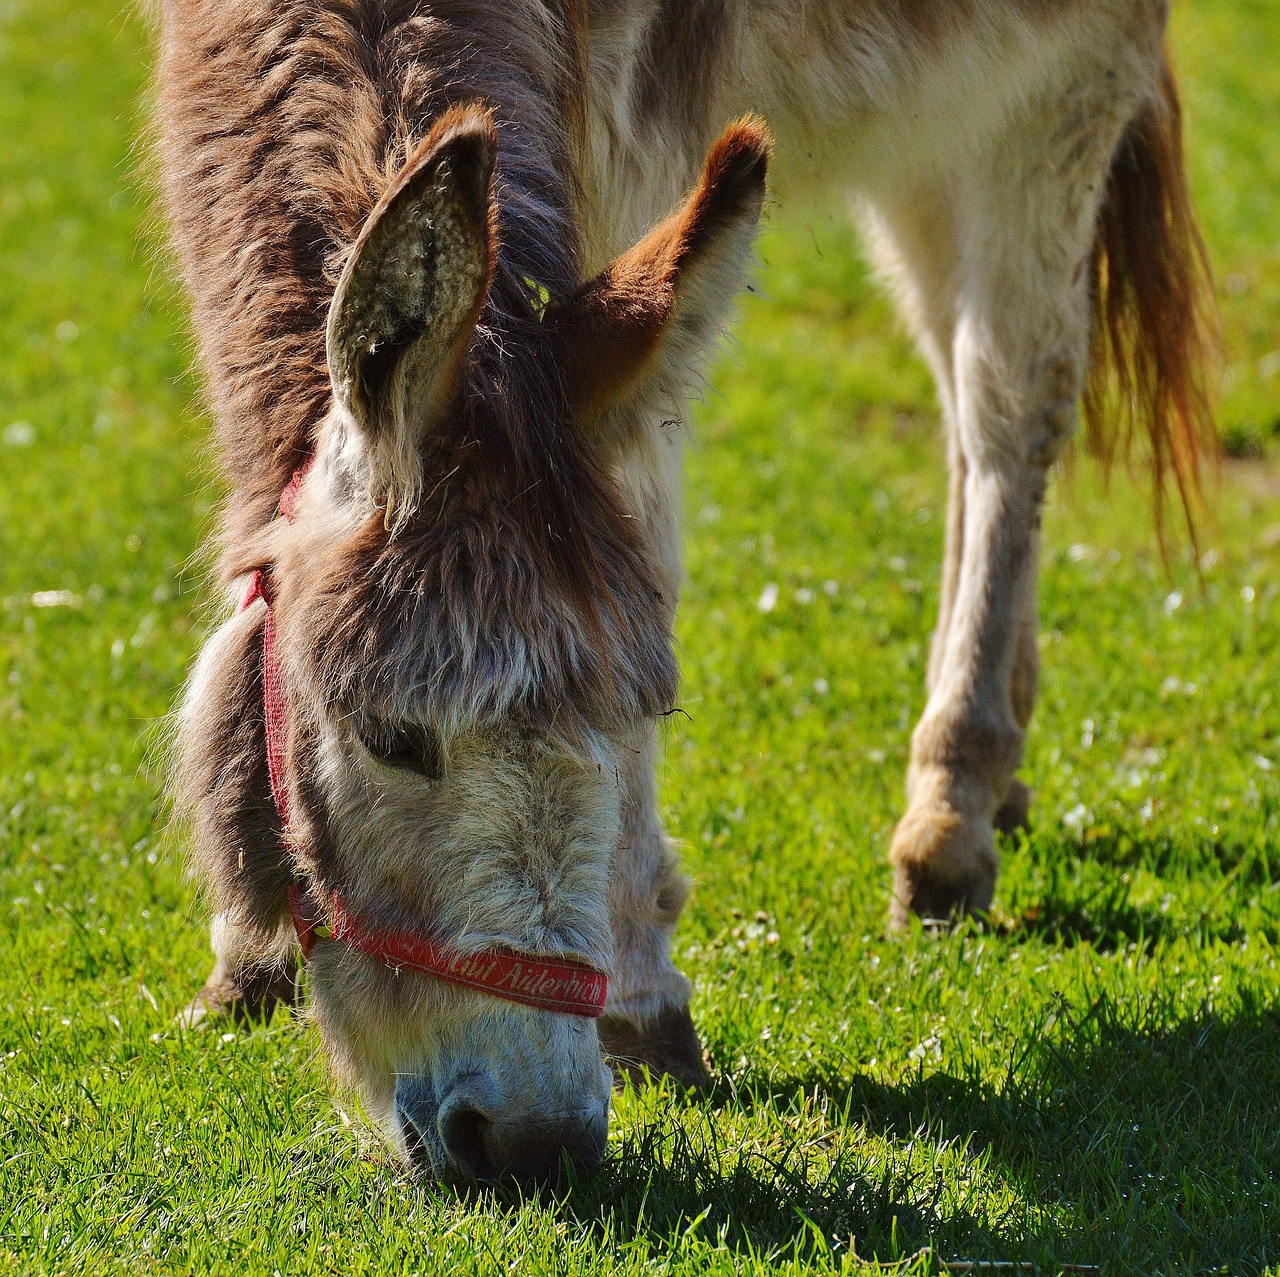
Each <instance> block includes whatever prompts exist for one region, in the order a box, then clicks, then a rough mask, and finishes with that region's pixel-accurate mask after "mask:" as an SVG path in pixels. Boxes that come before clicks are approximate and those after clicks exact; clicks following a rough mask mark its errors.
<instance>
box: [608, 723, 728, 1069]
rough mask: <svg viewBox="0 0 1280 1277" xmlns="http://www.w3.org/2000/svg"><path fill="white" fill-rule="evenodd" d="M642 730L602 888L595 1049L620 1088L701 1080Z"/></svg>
mask: <svg viewBox="0 0 1280 1277" xmlns="http://www.w3.org/2000/svg"><path fill="white" fill-rule="evenodd" d="M656 751H657V741H656V734H655V733H654V731H653V730H652V729H650V728H646V729H645V731H644V734H643V736H642V737H641V738H640V740H639V741H638V742H637V744H636V747H635V748H634V749H633V750H632V751H631V752H630V754H629V756H628V759H627V762H626V764H625V767H624V775H623V778H622V779H623V783H624V785H625V786H626V796H625V800H624V805H623V824H622V837H621V839H620V843H619V848H618V854H617V860H616V862H615V865H614V871H613V876H612V881H611V886H610V917H611V922H612V926H613V944H614V969H613V972H612V975H611V977H610V981H609V1003H608V1006H607V1008H606V1010H605V1014H604V1015H603V1016H602V1017H601V1018H600V1022H599V1027H600V1043H601V1046H602V1047H603V1048H604V1052H605V1054H606V1055H607V1056H608V1057H609V1061H610V1063H611V1064H612V1066H613V1069H614V1075H615V1077H616V1078H617V1080H618V1081H619V1082H620V1083H621V1081H622V1080H623V1078H624V1077H630V1078H631V1079H632V1081H634V1082H636V1083H639V1082H641V1081H642V1080H643V1077H644V1073H645V1071H646V1070H648V1071H649V1072H650V1073H651V1074H654V1075H658V1074H667V1075H668V1076H670V1077H673V1078H674V1079H675V1080H676V1081H677V1082H680V1083H683V1084H684V1085H685V1086H693V1087H697V1086H701V1085H703V1084H704V1083H705V1082H706V1080H707V1071H706V1066H705V1065H704V1063H703V1060H702V1045H701V1043H700V1042H699V1040H698V1034H697V1030H695V1029H694V1027H693V1020H692V1018H691V1016H690V1014H689V992H690V989H689V981H688V980H687V979H686V978H685V977H684V976H683V975H681V974H680V972H679V971H677V970H676V968H675V965H674V964H673V962H672V961H671V936H672V932H673V931H674V930H675V925H676V922H677V920H678V919H679V917H680V911H681V909H682V908H683V907H684V902H685V898H686V896H687V895H688V883H687V881H686V879H685V878H684V875H683V874H681V872H680V870H679V867H678V865H677V863H676V857H675V855H674V853H673V852H672V851H671V849H670V847H669V845H668V843H667V839H666V837H665V835H664V834H663V832H662V825H661V822H660V819H659V817H658V803H657V784H656V781H655V775H654V759H655V755H656Z"/></svg>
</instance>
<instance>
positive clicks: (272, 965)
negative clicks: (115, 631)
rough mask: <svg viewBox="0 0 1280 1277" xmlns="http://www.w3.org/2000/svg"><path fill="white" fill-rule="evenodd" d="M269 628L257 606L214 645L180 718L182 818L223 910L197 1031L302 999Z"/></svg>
mask: <svg viewBox="0 0 1280 1277" xmlns="http://www.w3.org/2000/svg"><path fill="white" fill-rule="evenodd" d="M240 593H243V591H242V590H238V591H236V594H237V595H238V594H240ZM262 619H263V604H262V603H257V604H255V605H253V606H252V607H250V608H247V609H245V610H244V611H238V612H236V613H235V614H234V615H233V616H232V617H231V618H230V619H229V620H228V621H226V622H225V623H224V624H223V625H222V627H221V628H220V629H219V630H218V631H217V632H216V633H215V634H213V635H212V636H211V637H210V639H209V641H208V642H207V644H206V645H205V648H204V651H203V652H202V653H201V655H200V659H199V661H198V662H197V663H196V667H195V669H194V670H193V671H192V675H191V679H190V682H189V683H188V686H187V693H186V696H185V698H184V700H183V705H182V712H181V715H180V718H179V728H180V730H179V738H178V743H179V757H178V768H177V776H176V781H177V790H178V810H179V812H180V813H181V814H182V816H184V817H185V820H186V823H187V824H188V826H189V832H190V838H191V848H192V867H193V869H194V870H195V871H196V872H197V874H198V875H199V877H200V878H201V880H202V885H203V886H204V889H205V891H206V893H207V894H208V895H209V897H211V899H212V901H213V904H214V907H215V909H216V913H215V916H214V920H213V926H212V929H211V934H210V942H211V944H212V947H213V953H214V965H213V970H212V971H211V972H210V973H209V978H208V979H207V980H206V981H205V983H204V986H203V987H202V988H201V990H200V991H199V993H197V994H196V996H195V997H194V998H193V999H192V1000H191V1002H190V1003H189V1005H188V1006H187V1008H186V1010H185V1011H184V1012H183V1014H182V1021H183V1022H184V1023H186V1024H188V1025H193V1024H198V1023H199V1022H200V1021H201V1020H203V1019H204V1018H205V1017H206V1016H209V1015H220V1014H229V1015H233V1016H234V1017H236V1018H237V1019H261V1018H266V1017H267V1016H269V1015H270V1013H271V1011H272V1009H273V1008H274V1007H275V1006H276V1005H277V1004H278V1003H281V1002H284V1003H289V1004H292V1003H294V1002H295V1001H296V1000H297V996H298V985H297V961H296V957H295V952H294V950H295V944H294V937H293V933H292V928H291V927H290V926H289V916H288V904H287V900H288V891H289V883H290V877H291V869H290V865H289V862H288V858H287V857H286V856H285V854H284V851H283V849H282V847H281V841H280V822H279V818H278V817H277V815H276V810H275V804H274V803H273V801H272V798H271V782H270V780H269V778H268V775H267V762H266V758H267V754H266V736H265V727H264V724H263V712H262Z"/></svg>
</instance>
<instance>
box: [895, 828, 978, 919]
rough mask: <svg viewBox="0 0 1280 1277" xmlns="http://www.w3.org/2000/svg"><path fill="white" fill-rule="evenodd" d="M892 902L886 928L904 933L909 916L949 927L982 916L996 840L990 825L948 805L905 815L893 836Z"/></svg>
mask: <svg viewBox="0 0 1280 1277" xmlns="http://www.w3.org/2000/svg"><path fill="white" fill-rule="evenodd" d="M889 860H890V861H891V862H892V864H893V898H892V900H891V902H890V905H889V926H890V928H891V929H892V930H894V931H901V930H904V929H905V928H906V926H907V922H908V919H909V917H910V915H911V914H913V913H914V914H916V915H918V916H919V917H920V918H921V919H922V920H923V921H924V922H925V923H949V922H951V921H953V920H954V919H955V918H956V917H958V916H960V915H962V914H966V913H985V912H986V911H987V910H988V909H989V908H990V907H991V900H992V897H993V895H994V894H995V886H996V869H997V868H998V866H999V863H1000V861H999V857H998V856H997V854H996V848H995V835H994V832H993V830H992V827H991V825H990V824H989V823H988V822H987V821H985V820H980V819H977V818H975V817H972V816H964V815H961V814H960V813H959V812H957V811H955V810H954V809H953V808H951V807H949V806H945V805H942V806H934V805H930V806H928V807H925V808H922V809H920V810H918V811H908V812H907V814H906V815H905V816H904V817H903V818H902V820H901V822H900V823H899V825H898V828H897V831H896V832H895V833H894V836H893V846H892V848H891V849H890V851H889Z"/></svg>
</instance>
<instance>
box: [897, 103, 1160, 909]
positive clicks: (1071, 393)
mask: <svg viewBox="0 0 1280 1277" xmlns="http://www.w3.org/2000/svg"><path fill="white" fill-rule="evenodd" d="M1102 83H1104V84H1105V83H1106V82H1105V81H1102ZM1109 92H1110V93H1111V96H1110V98H1108V95H1107V92H1099V93H1083V92H1079V91H1077V92H1075V93H1069V94H1067V95H1066V96H1065V97H1058V98H1056V99H1054V101H1053V103H1052V105H1050V104H1049V103H1048V102H1046V104H1045V105H1044V106H1043V108H1042V109H1041V110H1040V111H1033V112H1029V113H1028V118H1029V120H1030V121H1031V122H1032V123H1031V124H1029V125H1027V126H1023V128H1021V129H1019V130H1018V131H1017V133H1016V134H1015V135H1013V136H1009V137H1006V138H1005V139H1003V145H1002V146H1000V147H999V148H997V149H996V151H995V152H993V153H992V154H991V155H990V156H989V157H987V159H986V160H985V161H984V162H978V163H975V164H973V165H971V166H969V167H967V168H966V169H965V170H964V171H962V172H959V173H957V174H956V176H955V177H954V179H953V183H954V185H953V189H952V190H951V191H950V198H951V208H952V210H953V214H952V215H953V216H954V218H955V223H954V225H955V228H956V232H957V233H956V237H955V241H954V242H955V244H956V245H957V246H958V247H957V250H956V253H955V257H954V260H953V261H952V263H951V274H952V278H953V279H954V281H955V284H954V288H955V295H954V312H953V313H954V316H955V318H954V331H953V335H952V340H951V377H952V381H951V385H950V387H944V389H943V392H942V398H943V400H944V403H946V402H947V401H948V398H949V396H950V401H951V403H952V404H953V412H952V418H953V420H952V430H953V432H954V434H953V438H954V444H953V465H955V466H957V467H958V468H959V469H960V475H961V477H960V478H959V480H958V482H957V483H956V484H955V486H954V487H953V500H955V501H958V502H959V503H960V508H959V509H958V510H956V511H954V512H953V516H954V517H953V519H952V521H951V522H952V529H953V535H952V536H950V537H949V539H948V542H949V543H948V553H949V556H954V561H953V562H952V563H950V564H949V565H948V570H947V572H946V573H945V574H944V580H945V582H946V586H945V588H944V591H943V617H942V623H941V624H940V625H939V630H938V633H937V635H936V637H935V647H934V652H933V656H932V659H931V665H930V679H929V695H928V699H927V702H926V706H925V711H924V714H923V716H922V718H921V720H920V722H919V724H918V725H917V727H916V730H915V732H914V734H913V737H912V750H911V764H910V769H909V773H908V779H907V795H908V807H907V812H906V814H905V815H904V816H903V818H902V820H901V822H900V823H899V825H898V828H897V831H896V832H895V834H894V838H893V844H892V847H891V850H890V860H891V862H892V864H893V866H894V884H893V900H892V905H891V911H890V912H891V921H892V923H893V924H894V925H902V924H903V923H904V922H905V920H906V917H907V914H908V911H914V912H916V913H918V914H920V915H921V916H923V917H926V918H946V917H949V916H951V915H952V914H954V913H955V912H957V911H961V910H979V911H981V910H985V909H986V908H987V907H988V906H989V905H990V903H991V899H992V894H993V891H994V886H995V878H996V869H997V863H998V861H997V856H996V849H995V838H994V825H995V821H996V819H997V818H1000V819H1001V820H1002V822H1003V821H1006V820H1008V819H1010V818H1013V817H1016V816H1018V815H1020V813H1019V812H1018V811H1017V807H1018V806H1019V805H1020V802H1021V801H1022V800H1023V798H1024V793H1023V791H1019V790H1013V791H1012V792H1011V787H1012V785H1013V782H1014V772H1015V771H1016V769H1017V767H1018V765H1019V763H1020V762H1021V756H1022V744H1023V738H1024V733H1025V726H1026V722H1027V719H1028V717H1029V715H1030V712H1031V708H1032V704H1033V702H1034V697H1035V682H1036V666H1037V655H1036V643H1035V578H1036V564H1037V558H1038V550H1039V526H1040V512H1041V505H1042V502H1043V498H1044V491H1045V484H1046V481H1047V476H1048V471H1049V468H1050V467H1051V465H1052V464H1053V463H1054V461H1055V460H1057V458H1058V457H1059V456H1060V455H1061V453H1062V450H1063V448H1064V446H1065V445H1066V443H1067V441H1068V439H1069V438H1070V436H1071V434H1072V433H1073V432H1074V429H1075V426H1076V421H1077V413H1078V401H1079V397H1080V392H1081V389H1082V386H1083V381H1084V376H1085V373H1086V370H1087V360H1088V353H1089V336H1090V297H1089V271H1088V269H1087V266H1088V261H1089V257H1090V254H1091V252H1092V249H1093V241H1094V228H1095V224H1096V218H1097V213H1098V205H1099V201H1100V197H1101V193H1102V192H1103V191H1104V190H1105V188H1106V175H1107V170H1108V167H1109V164H1110V159H1111V156H1112V153H1113V151H1114V149H1115V147H1116V145H1117V143H1118V141H1119V138H1120V134H1121V131H1122V129H1123V127H1124V125H1125V123H1126V122H1127V119H1128V117H1129V115H1130V114H1131V113H1132V109H1133V107H1134V106H1135V105H1136V103H1124V104H1123V107H1122V104H1120V103H1118V102H1117V101H1116V100H1115V96H1114V87H1113V83H1112V87H1111V88H1110V90H1109ZM1037 126H1038V127H1037ZM935 251H936V250H935ZM926 353H928V346H927V343H926ZM934 362H935V368H936V365H937V361H936V359H935V361H934Z"/></svg>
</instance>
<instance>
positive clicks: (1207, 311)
mask: <svg viewBox="0 0 1280 1277" xmlns="http://www.w3.org/2000/svg"><path fill="white" fill-rule="evenodd" d="M1093 285H1094V287H1093V294H1094V305H1095V316H1094V327H1093V350H1092V352H1091V367H1090V371H1089V376H1088V380H1087V382H1086V386H1085V393H1084V421H1085V440H1086V444H1087V446H1088V448H1089V450H1090V451H1091V452H1093V453H1094V454H1095V455H1097V456H1099V457H1101V458H1102V460H1103V462H1104V463H1110V462H1111V461H1113V460H1114V459H1115V457H1116V455H1117V453H1118V454H1119V455H1120V456H1121V457H1122V458H1123V459H1124V460H1126V461H1127V460H1129V458H1130V456H1131V453H1132V449H1133V446H1134V443H1135V441H1136V440H1137V439H1139V438H1140V437H1141V436H1142V435H1144V434H1145V435H1146V436H1147V438H1148V440H1149V443H1150V450H1151V459H1152V464H1153V469H1154V475H1153V477H1154V482H1155V517H1156V531H1157V534H1158V535H1159V536H1160V539H1161V544H1163V543H1164V490H1165V484H1166V482H1167V481H1168V479H1169V478H1170V476H1172V478H1173V480H1174V482H1175V484H1176V485H1177V490H1178V496H1179V499H1180V501H1181V505H1182V509H1183V513H1184V515H1185V516H1186V520H1187V526H1188V529H1189V530H1190V532H1191V535H1192V540H1193V542H1194V539H1195V523H1194V514H1195V511H1196V509H1197V507H1198V506H1199V504H1200V485H1199V480H1200V470H1201V464H1202V461H1203V459H1204V458H1205V457H1206V456H1210V457H1211V456H1213V455H1214V454H1215V453H1216V450H1217V434H1216V432H1215V430H1214V424H1213V399H1214V395H1213V389H1214V382H1215V374H1216V372H1217V369H1218V366H1219V359H1218V350H1219V335H1218V314H1217V307H1216V303H1215V300H1214V291H1213V278H1212V274H1211V272H1210V268H1209V258H1208V254H1207V252H1206V251H1205V246H1204V240H1203V239H1202V238H1201V235H1200V228H1199V226H1198V225H1197V224H1196V216H1195V210H1194V208H1193V206H1192V202H1191V191H1190V189H1189V187H1188V185H1187V173H1186V167H1185V164H1184V160H1183V149H1182V105H1181V102H1180V100H1179V97H1178V84H1177V80H1176V79H1175V77H1174V73H1173V68H1172V66H1171V65H1170V63H1169V60H1168V58H1167V56H1166V58H1165V61H1164V65H1163V68H1162V71H1161V75H1160V82H1159V85H1158V91H1157V93H1156V94H1155V95H1154V96H1153V97H1152V99H1151V100H1150V101H1149V102H1148V103H1147V105H1146V106H1145V107H1144V108H1143V110H1142V112H1141V113H1140V114H1139V115H1138V116H1137V117H1136V118H1135V119H1134V121H1133V123H1132V124H1131V125H1130V126H1129V130H1128V132H1127V133H1126V134H1125V137H1124V140H1123V141H1122V142H1121V144H1120V147H1119V149H1118V150H1117V152H1116V155H1115V158H1114V160H1113V161H1112V166H1111V176H1110V181H1109V186H1108V190H1107V195H1106V199H1105V201H1104V203H1103V207H1102V211H1101V214H1100V216H1099V221H1098V238H1097V241H1096V246H1095V249H1094V255H1093Z"/></svg>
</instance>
